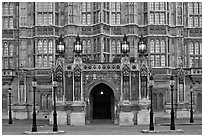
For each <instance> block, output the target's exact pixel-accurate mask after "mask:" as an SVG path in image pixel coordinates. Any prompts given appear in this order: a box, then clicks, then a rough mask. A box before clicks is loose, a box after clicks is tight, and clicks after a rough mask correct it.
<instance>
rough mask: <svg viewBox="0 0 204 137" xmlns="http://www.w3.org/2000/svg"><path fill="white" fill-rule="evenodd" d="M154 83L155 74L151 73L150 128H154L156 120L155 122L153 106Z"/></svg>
mask: <svg viewBox="0 0 204 137" xmlns="http://www.w3.org/2000/svg"><path fill="white" fill-rule="evenodd" d="M153 85H154V80H153V76H152V75H151V76H150V79H149V89H150V93H151V106H150V124H149V130H154V122H153V115H154V113H153V108H152V103H153V102H152V101H153V100H152V88H153Z"/></svg>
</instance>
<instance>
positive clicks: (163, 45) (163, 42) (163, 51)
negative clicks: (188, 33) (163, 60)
mask: <svg viewBox="0 0 204 137" xmlns="http://www.w3.org/2000/svg"><path fill="white" fill-rule="evenodd" d="M161 52H162V53H165V41H164V40H162V41H161Z"/></svg>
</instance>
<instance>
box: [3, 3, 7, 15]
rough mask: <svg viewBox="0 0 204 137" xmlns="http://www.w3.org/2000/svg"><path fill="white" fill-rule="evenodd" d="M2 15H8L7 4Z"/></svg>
mask: <svg viewBox="0 0 204 137" xmlns="http://www.w3.org/2000/svg"><path fill="white" fill-rule="evenodd" d="M4 15H8V3H5V4H4Z"/></svg>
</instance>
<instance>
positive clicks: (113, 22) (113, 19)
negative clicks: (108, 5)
mask: <svg viewBox="0 0 204 137" xmlns="http://www.w3.org/2000/svg"><path fill="white" fill-rule="evenodd" d="M112 24H115V13H113V14H112Z"/></svg>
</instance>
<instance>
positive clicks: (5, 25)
mask: <svg viewBox="0 0 204 137" xmlns="http://www.w3.org/2000/svg"><path fill="white" fill-rule="evenodd" d="M8 24H9V21H8V18H4V28H8Z"/></svg>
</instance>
